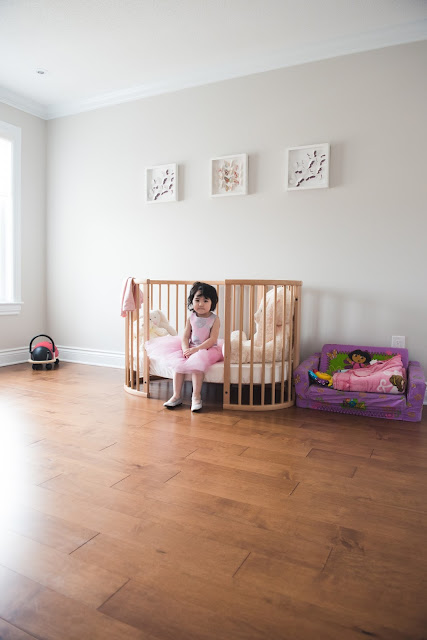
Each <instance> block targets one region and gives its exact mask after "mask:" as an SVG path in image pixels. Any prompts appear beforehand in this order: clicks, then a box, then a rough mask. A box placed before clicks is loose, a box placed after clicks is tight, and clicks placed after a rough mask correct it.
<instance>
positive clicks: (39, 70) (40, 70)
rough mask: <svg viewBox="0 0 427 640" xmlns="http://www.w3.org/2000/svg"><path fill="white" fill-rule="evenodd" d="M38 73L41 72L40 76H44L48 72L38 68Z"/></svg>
mask: <svg viewBox="0 0 427 640" xmlns="http://www.w3.org/2000/svg"><path fill="white" fill-rule="evenodd" d="M36 73H38V74H39V76H44V74H45V73H46V71H45V70H44V69H37V70H36Z"/></svg>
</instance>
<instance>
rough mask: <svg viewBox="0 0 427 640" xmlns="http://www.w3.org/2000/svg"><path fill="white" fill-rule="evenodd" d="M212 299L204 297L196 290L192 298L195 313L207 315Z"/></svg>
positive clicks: (202, 315)
mask: <svg viewBox="0 0 427 640" xmlns="http://www.w3.org/2000/svg"><path fill="white" fill-rule="evenodd" d="M211 306H212V301H211V299H210V298H205V296H204V295H203V294H202V293H201V291H198V292H197V293H196V295H195V296H194V298H193V309H194V311H195V312H196V313H197V315H198V316H201V317H202V318H204V317H206V316H208V315H209V312H210V310H211Z"/></svg>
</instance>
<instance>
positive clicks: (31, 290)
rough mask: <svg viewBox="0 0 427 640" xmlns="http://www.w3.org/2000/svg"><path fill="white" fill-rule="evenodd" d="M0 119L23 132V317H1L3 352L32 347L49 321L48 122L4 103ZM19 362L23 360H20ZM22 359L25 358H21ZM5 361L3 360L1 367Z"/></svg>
mask: <svg viewBox="0 0 427 640" xmlns="http://www.w3.org/2000/svg"><path fill="white" fill-rule="evenodd" d="M0 120H3V121H4V122H8V123H10V124H13V125H15V126H17V127H21V131H22V158H21V160H22V170H21V184H22V187H21V190H22V193H21V229H22V233H21V254H22V288H21V291H22V300H23V302H24V305H23V307H22V311H21V313H20V314H19V315H12V316H0V351H2V352H3V355H4V354H5V352H7V355H4V358H5V360H6V361H7V362H11V361H13V356H12V357H11V356H10V350H15V349H20V348H22V347H26V348H28V344H29V342H30V340H31V338H32V337H33V336H35V335H36V334H37V333H42V332H45V331H47V319H46V277H45V276H46V260H45V256H46V239H45V238H46V215H45V214H46V122H45V121H44V120H40V118H36V117H34V116H31V115H29V114H28V113H24V112H23V111H20V110H19V109H14V108H13V107H9V106H8V105H5V104H3V103H0ZM18 359H19V358H18ZM21 359H22V357H21ZM1 361H2V359H1V358H0V364H1Z"/></svg>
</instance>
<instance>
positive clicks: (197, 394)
mask: <svg viewBox="0 0 427 640" xmlns="http://www.w3.org/2000/svg"><path fill="white" fill-rule="evenodd" d="M203 377H204V375H203V373H202V372H201V371H197V372H196V371H195V372H194V373H193V374H192V376H191V378H192V382H193V396H192V398H191V411H200V409H201V408H202V384H203Z"/></svg>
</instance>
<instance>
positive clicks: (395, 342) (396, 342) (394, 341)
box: [391, 336, 405, 349]
mask: <svg viewBox="0 0 427 640" xmlns="http://www.w3.org/2000/svg"><path fill="white" fill-rule="evenodd" d="M391 346H392V347H396V348H397V349H404V348H405V336H391Z"/></svg>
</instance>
